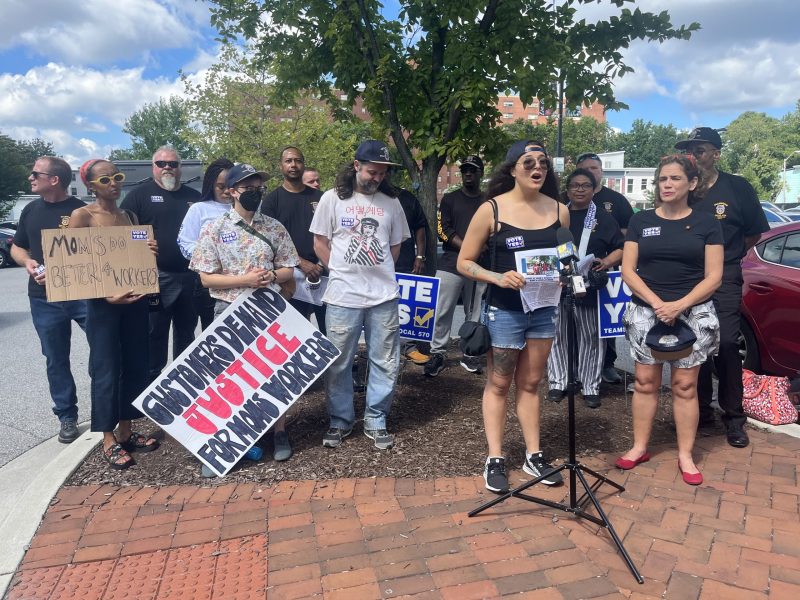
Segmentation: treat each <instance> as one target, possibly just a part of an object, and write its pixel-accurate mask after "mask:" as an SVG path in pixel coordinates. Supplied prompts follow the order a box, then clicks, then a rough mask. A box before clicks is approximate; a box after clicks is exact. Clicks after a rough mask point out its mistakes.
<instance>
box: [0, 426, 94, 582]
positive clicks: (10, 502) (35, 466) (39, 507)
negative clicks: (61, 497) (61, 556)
mask: <svg viewBox="0 0 800 600" xmlns="http://www.w3.org/2000/svg"><path fill="white" fill-rule="evenodd" d="M79 428H80V431H81V435H80V437H78V439H77V440H75V441H74V442H72V443H71V444H69V445H64V444H61V443H59V441H58V436H57V435H56V436H53V437H52V438H50V439H49V440H45V441H44V442H42V443H41V444H39V445H38V446H34V447H33V448H31V449H30V450H28V451H27V452H25V454H22V455H20V456H18V457H17V458H15V459H14V460H12V461H11V462H9V463H8V464H6V465H4V466H3V467H2V468H0V489H2V490H3V493H2V494H0V514H4V515H5V517H4V518H3V519H2V521H0V540H5V542H3V545H4V548H5V550H4V552H3V553H2V555H0V598H2V597H4V596H5V593H6V589H7V588H8V585H9V584H10V583H11V578H12V577H13V576H14V573H15V572H16V570H17V567H18V566H19V563H20V561H21V560H22V557H23V555H24V554H25V550H27V547H28V544H29V543H30V541H31V539H32V538H33V534H34V533H36V529H37V528H38V527H39V523H40V522H41V520H42V515H44V513H45V511H47V507H48V506H49V504H50V501H51V500H52V499H53V496H55V495H56V492H58V490H59V489H60V488H61V486H62V485H63V484H64V482H65V481H66V480H67V478H68V477H69V476H70V475H72V473H73V471H75V469H77V468H78V466H79V465H80V464H81V462H83V460H84V458H86V455H87V454H89V452H91V450H92V449H94V447H95V446H96V445H97V444H98V443H99V442H100V441H101V440H102V439H103V434H101V433H92V432H90V431H88V429H89V425H88V423H84V424H83V425H79Z"/></svg>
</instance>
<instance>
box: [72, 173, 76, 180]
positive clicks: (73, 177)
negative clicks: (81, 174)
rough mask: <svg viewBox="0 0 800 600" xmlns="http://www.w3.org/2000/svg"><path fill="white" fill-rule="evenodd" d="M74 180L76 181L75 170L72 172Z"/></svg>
mask: <svg viewBox="0 0 800 600" xmlns="http://www.w3.org/2000/svg"><path fill="white" fill-rule="evenodd" d="M72 181H75V171H73V172H72Z"/></svg>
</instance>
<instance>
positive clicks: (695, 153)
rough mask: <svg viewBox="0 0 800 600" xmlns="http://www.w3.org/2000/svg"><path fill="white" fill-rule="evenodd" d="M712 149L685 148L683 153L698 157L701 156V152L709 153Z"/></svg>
mask: <svg viewBox="0 0 800 600" xmlns="http://www.w3.org/2000/svg"><path fill="white" fill-rule="evenodd" d="M713 151H714V150H712V149H710V148H687V149H686V151H685V152H684V154H685V155H687V156H695V157H697V158H700V157H701V156H703V154H709V153H711V152H713Z"/></svg>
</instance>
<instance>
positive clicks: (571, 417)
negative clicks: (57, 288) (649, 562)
mask: <svg viewBox="0 0 800 600" xmlns="http://www.w3.org/2000/svg"><path fill="white" fill-rule="evenodd" d="M562 275H565V272H564V271H562ZM570 275H571V273H570ZM566 279H567V285H566V287H565V288H564V290H563V293H564V295H565V298H564V308H565V309H566V310H565V311H564V315H563V318H566V319H567V400H568V401H567V414H568V424H569V425H568V427H569V457H568V459H567V462H565V463H564V464H562V465H560V466H558V467H555V468H554V469H552V470H550V471H547V472H546V473H543V474H542V475H541V476H539V477H536V478H535V479H532V480H530V481H528V482H526V483H523V484H522V485H521V486H519V487H516V488H514V489H511V490H509V491H508V492H505V493H504V494H501V495H499V496H498V497H497V498H495V499H493V500H490V501H489V502H487V503H485V504H482V505H481V506H479V507H478V508H476V509H474V510H472V511H470V512H469V513H468V515H469V516H470V517H474V516H475V515H477V514H479V513H481V512H483V511H484V510H486V509H487V508H491V507H492V506H495V505H497V504H500V503H501V502H503V501H505V500H508V499H509V498H520V499H522V500H525V501H527V502H534V503H536V504H541V505H543V506H549V507H550V508H555V509H557V510H562V511H564V512H567V513H570V514H573V515H575V516H576V517H580V518H581V519H586V520H587V521H591V522H592V523H594V524H596V525H600V526H601V527H605V528H606V529H607V530H608V533H609V535H610V536H611V539H612V540H613V541H614V544H615V545H616V546H617V549H618V550H619V552H620V554H622V558H623V559H624V560H625V563H626V564H627V565H628V569H630V572H631V574H632V575H633V576H634V577H635V578H636V581H638V582H639V583H644V579H643V578H642V576H641V575H640V574H639V571H638V570H637V569H636V565H634V564H633V560H631V557H630V555H629V554H628V552H627V550H625V546H623V545H622V540H620V539H619V536H618V535H617V532H616V531H615V530H614V526H613V525H612V524H611V521H609V520H608V517H607V516H606V513H605V511H604V510H603V507H602V506H600V502H599V501H598V500H597V497H596V496H595V494H594V493H595V492H596V491H597V489H598V488H600V486H601V485H603V484H604V483H607V484H608V485H610V486H612V487H614V488H616V489H617V490H618V491H620V492H624V491H625V488H624V487H622V486H621V485H619V484H618V483H616V482H614V481H611V480H610V479H608V478H607V477H605V476H603V475H600V473H597V472H595V471H593V470H592V469H589V468H587V467H585V466H584V465H582V464H580V463H579V462H578V460H577V458H576V456H575V393H576V392H577V391H578V390H579V388H580V385H581V384H580V382H579V381H577V379H576V374H577V371H578V368H577V367H578V351H577V350H578V336H577V329H576V325H575V291H574V289H573V287H572V277H571V276H568V277H566ZM560 471H569V504H563V503H559V502H553V501H551V500H546V499H544V498H537V497H535V496H530V495H528V494H525V493H524V492H525V490H527V489H528V488H529V487H532V486H534V485H536V484H537V483H539V482H540V481H542V480H543V479H547V477H549V476H550V475H551V474H553V473H558V472H560ZM584 473H588V474H589V475H591V476H592V477H594V478H595V479H596V481H595V482H594V483H592V484H591V485H589V483H588V481H587V480H586V477H585V476H584ZM577 480H580V482H581V485H582V486H583V489H584V493H583V495H582V496H581V497H580V498H578V497H577V496H578V493H577V492H578V489H577ZM589 502H591V503H592V505H593V506H594V508H595V510H596V511H597V514H598V515H599V516H595V515H592V514H589V513H587V512H586V510H585V508H584V507H585V506H586V504H587V503H589Z"/></svg>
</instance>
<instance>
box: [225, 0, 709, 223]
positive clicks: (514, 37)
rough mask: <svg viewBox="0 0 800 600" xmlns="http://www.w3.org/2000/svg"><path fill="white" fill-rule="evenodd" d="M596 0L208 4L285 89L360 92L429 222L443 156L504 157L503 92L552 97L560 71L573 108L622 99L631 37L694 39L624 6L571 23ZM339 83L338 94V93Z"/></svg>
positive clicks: (335, 96) (687, 31)
mask: <svg viewBox="0 0 800 600" xmlns="http://www.w3.org/2000/svg"><path fill="white" fill-rule="evenodd" d="M589 1H591V0H564V1H562V2H559V3H557V6H556V7H555V9H554V8H553V7H552V3H551V2H549V1H545V0H490V1H489V2H486V1H479V0H401V1H400V2H399V5H400V10H399V14H398V15H397V17H396V18H393V17H392V16H389V15H388V14H386V12H385V11H384V10H383V7H382V5H381V3H380V2H378V1H377V0H342V1H339V2H331V1H329V0H306V1H299V0H212V4H213V5H215V7H214V8H212V23H213V25H214V26H215V27H216V28H217V29H218V31H219V32H220V34H221V36H222V38H223V39H227V40H233V39H238V38H245V39H247V40H249V43H251V44H252V45H253V47H254V48H256V50H257V52H258V56H259V59H260V60H262V61H263V62H264V64H266V65H269V67H270V70H271V72H272V73H273V74H274V76H275V85H276V91H277V92H278V93H284V92H285V93H287V94H293V93H296V92H298V91H302V90H305V91H309V92H312V93H314V94H316V95H318V96H319V98H321V99H323V100H326V101H328V102H329V103H330V104H331V105H332V106H333V107H334V109H336V108H338V107H341V105H342V102H341V100H340V98H339V93H343V94H344V95H345V97H346V100H345V101H344V102H345V104H347V105H351V104H352V103H353V101H354V100H355V98H356V97H357V96H361V97H362V98H363V99H364V102H365V105H366V107H367V109H368V110H369V112H370V113H371V115H372V116H373V118H374V119H375V120H376V122H377V123H378V124H379V125H380V126H382V127H383V128H384V130H385V131H388V132H389V135H390V136H391V138H392V141H393V142H394V145H395V147H396V149H397V152H398V155H399V157H400V159H401V161H402V163H403V164H404V166H405V167H406V169H407V170H408V173H409V175H410V176H411V178H412V180H413V181H414V182H415V183H417V184H418V185H419V186H420V200H421V202H422V204H423V206H424V208H425V211H426V214H427V216H428V219H429V222H430V224H431V225H433V223H434V220H435V210H436V182H437V177H438V173H439V170H440V169H441V167H442V166H443V165H444V163H445V161H446V160H447V159H453V158H457V157H459V156H462V155H463V154H465V153H468V152H481V153H482V154H484V155H485V156H487V157H488V158H490V159H491V158H497V157H499V156H501V155H502V145H503V144H504V140H505V136H504V135H503V133H502V131H501V130H500V128H497V127H496V124H497V121H498V118H499V116H500V113H499V111H498V110H497V107H496V102H497V98H498V96H499V95H501V94H502V93H503V92H504V91H505V90H509V89H510V90H516V91H517V93H519V95H520V99H521V100H522V102H523V103H525V104H530V103H531V102H532V100H533V98H534V97H538V98H540V99H543V100H545V101H548V102H550V103H551V104H552V103H553V100H554V99H553V83H554V82H556V81H558V79H559V78H562V79H563V81H564V82H565V88H564V89H565V94H566V98H567V101H568V105H569V107H572V108H577V107H578V106H579V105H581V104H583V103H590V102H594V101H597V102H600V103H602V104H604V105H605V106H607V107H609V108H621V107H624V105H623V104H622V103H620V102H619V101H618V100H617V99H616V98H615V96H614V92H613V88H612V80H613V78H614V77H616V76H619V75H623V74H625V73H627V72H630V71H632V69H631V68H630V67H629V66H628V65H627V64H626V63H625V61H624V57H623V50H624V49H625V48H627V47H628V46H629V45H630V43H631V42H632V41H633V40H636V39H644V40H651V41H658V42H662V41H665V40H667V39H673V38H674V39H688V38H689V37H690V35H691V33H692V31H694V30H696V29H697V28H699V25H697V24H691V25H688V26H680V27H674V26H673V25H672V23H671V22H670V18H669V15H668V14H667V12H666V11H663V12H661V13H659V14H652V13H648V12H642V11H641V10H639V9H638V8H635V9H633V10H631V9H629V8H627V7H625V5H627V4H632V2H631V1H630V0H610V2H612V3H613V4H614V5H616V6H617V7H619V8H620V10H619V12H618V14H616V15H615V16H613V17H611V18H609V19H608V20H601V21H599V22H595V23H589V22H587V21H586V20H579V21H576V19H575V13H576V7H577V6H578V5H580V4H583V3H588V2H589ZM337 89H338V90H341V92H337V91H336V90H337Z"/></svg>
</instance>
